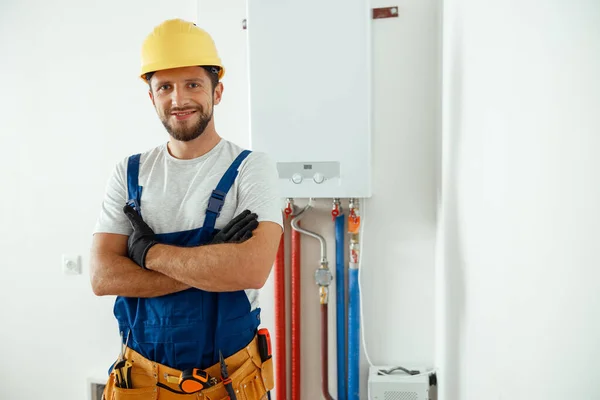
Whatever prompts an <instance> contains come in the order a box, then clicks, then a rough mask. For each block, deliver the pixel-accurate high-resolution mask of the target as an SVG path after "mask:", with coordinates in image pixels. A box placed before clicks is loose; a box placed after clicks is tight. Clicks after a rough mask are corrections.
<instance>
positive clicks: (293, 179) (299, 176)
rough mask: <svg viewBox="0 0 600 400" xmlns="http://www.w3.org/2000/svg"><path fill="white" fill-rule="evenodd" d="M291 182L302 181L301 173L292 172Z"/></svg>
mask: <svg viewBox="0 0 600 400" xmlns="http://www.w3.org/2000/svg"><path fill="white" fill-rule="evenodd" d="M292 182H294V183H296V184H298V183H301V182H302V175H300V174H294V175H292Z"/></svg>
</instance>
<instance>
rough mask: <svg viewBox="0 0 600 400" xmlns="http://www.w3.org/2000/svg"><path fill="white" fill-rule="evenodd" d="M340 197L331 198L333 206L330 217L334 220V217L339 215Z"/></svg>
mask: <svg viewBox="0 0 600 400" xmlns="http://www.w3.org/2000/svg"><path fill="white" fill-rule="evenodd" d="M340 203H341V202H340V199H333V207H332V209H331V219H332V220H333V221H335V219H336V218H337V217H338V216H339V215H340V211H341V206H340Z"/></svg>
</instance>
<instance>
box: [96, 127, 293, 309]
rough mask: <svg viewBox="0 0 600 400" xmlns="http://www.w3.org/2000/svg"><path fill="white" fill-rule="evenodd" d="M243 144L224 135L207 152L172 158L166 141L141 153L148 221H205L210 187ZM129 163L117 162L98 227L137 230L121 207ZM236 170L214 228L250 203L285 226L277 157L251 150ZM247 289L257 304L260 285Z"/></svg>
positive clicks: (177, 227)
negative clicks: (279, 190)
mask: <svg viewBox="0 0 600 400" xmlns="http://www.w3.org/2000/svg"><path fill="white" fill-rule="evenodd" d="M243 150H244V149H242V148H241V147H239V146H237V145H236V144H234V143H232V142H230V141H228V140H225V139H221V140H220V142H219V143H218V144H217V145H216V146H215V147H214V148H213V149H211V150H210V151H209V152H208V153H206V154H204V155H202V156H200V157H197V158H194V159H191V160H180V159H177V158H174V157H173V156H172V155H171V154H170V153H169V151H168V149H167V144H166V143H164V144H162V145H160V146H157V147H155V148H153V149H150V150H149V151H146V152H144V153H142V154H141V157H140V167H139V181H138V185H139V186H142V187H143V189H142V196H141V211H142V216H143V218H144V221H145V222H146V223H147V224H148V225H149V226H150V227H151V228H152V230H154V232H155V233H157V234H162V233H171V232H180V231H187V230H191V229H196V228H200V227H202V225H203V223H204V217H205V213H206V208H207V206H208V200H209V198H210V195H211V193H212V191H213V190H214V189H215V188H216V187H217V184H218V183H219V181H220V180H221V177H222V176H223V175H224V174H225V172H226V171H227V169H228V168H229V166H230V165H231V163H232V162H233V161H234V160H235V159H236V157H237V156H238V155H239V154H240V153H241V152H242V151H243ZM127 163H128V157H127V158H125V159H123V160H122V161H121V162H119V163H118V164H117V165H116V167H115V169H114V171H113V174H112V176H111V177H110V179H109V181H108V184H107V187H106V194H105V197H104V200H103V202H102V207H101V211H100V216H99V217H98V220H97V222H96V226H95V228H94V233H100V232H102V233H116V234H122V235H130V234H131V232H132V231H133V230H132V228H131V225H130V223H129V220H128V219H127V217H126V216H125V214H124V213H123V206H124V205H125V203H126V202H127V200H128V191H127ZM238 171H239V173H238V176H237V178H236V180H235V182H234V184H233V185H232V187H231V189H230V190H229V192H228V193H227V196H226V197H225V203H224V204H223V208H222V210H221V213H220V216H219V218H217V221H216V223H215V228H216V229H221V228H223V227H224V226H225V225H227V223H228V222H229V221H231V220H232V219H233V218H234V217H235V216H236V215H238V214H239V213H241V212H242V211H244V210H246V209H248V210H250V211H252V212H254V213H256V214H257V215H258V221H259V222H261V221H271V222H275V223H277V224H279V225H281V226H282V227H283V218H282V215H281V208H282V203H281V202H282V199H281V198H280V197H279V194H278V190H277V179H278V178H277V169H276V167H275V163H274V162H273V161H272V160H271V159H270V158H269V157H268V156H267V155H266V154H265V153H261V152H252V153H250V155H248V157H246V159H245V160H244V161H243V162H242V164H241V165H240V167H239V169H238ZM246 294H247V295H248V300H249V301H250V304H251V306H252V310H254V309H255V308H256V307H258V291H256V290H253V289H249V290H246Z"/></svg>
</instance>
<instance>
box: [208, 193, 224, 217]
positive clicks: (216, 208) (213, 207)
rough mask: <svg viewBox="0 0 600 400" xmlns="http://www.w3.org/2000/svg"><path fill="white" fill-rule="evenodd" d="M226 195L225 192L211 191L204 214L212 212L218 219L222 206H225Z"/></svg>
mask: <svg viewBox="0 0 600 400" xmlns="http://www.w3.org/2000/svg"><path fill="white" fill-rule="evenodd" d="M226 195H227V194H226V193H225V192H222V191H220V190H217V189H215V190H213V191H212V194H211V196H210V199H209V200H208V207H207V209H206V212H212V213H214V214H217V217H218V216H219V215H220V214H221V210H222V209H223V204H225V196H226Z"/></svg>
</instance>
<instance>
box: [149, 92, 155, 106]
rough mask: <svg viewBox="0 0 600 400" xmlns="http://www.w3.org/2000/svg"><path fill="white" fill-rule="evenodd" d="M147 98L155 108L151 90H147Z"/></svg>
mask: <svg viewBox="0 0 600 400" xmlns="http://www.w3.org/2000/svg"><path fill="white" fill-rule="evenodd" d="M148 96H150V100H151V101H152V105H153V106H156V104H154V95H153V94H152V89H149V90H148Z"/></svg>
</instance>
